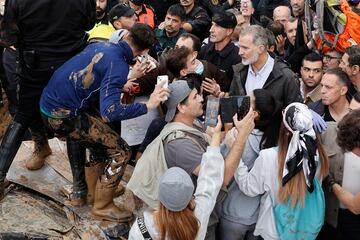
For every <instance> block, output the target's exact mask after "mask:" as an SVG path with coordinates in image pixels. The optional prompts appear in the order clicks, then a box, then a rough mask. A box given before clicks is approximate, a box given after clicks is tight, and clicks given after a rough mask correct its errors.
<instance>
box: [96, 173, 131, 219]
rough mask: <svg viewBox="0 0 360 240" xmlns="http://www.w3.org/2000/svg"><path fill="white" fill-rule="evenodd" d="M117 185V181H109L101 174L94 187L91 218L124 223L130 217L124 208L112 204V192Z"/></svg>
mask: <svg viewBox="0 0 360 240" xmlns="http://www.w3.org/2000/svg"><path fill="white" fill-rule="evenodd" d="M118 185H119V181H115V182H114V181H111V179H106V177H105V176H104V175H102V176H101V177H100V178H99V179H98V181H97V183H96V189H95V199H94V205H93V208H92V210H91V213H92V216H93V218H95V219H97V220H107V221H112V222H119V223H125V222H129V221H131V219H132V214H131V213H130V212H128V211H125V210H120V209H119V208H118V207H117V206H116V205H115V204H114V201H113V199H114V193H115V190H116V189H117V187H118Z"/></svg>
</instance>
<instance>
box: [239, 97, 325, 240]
mask: <svg viewBox="0 0 360 240" xmlns="http://www.w3.org/2000/svg"><path fill="white" fill-rule="evenodd" d="M327 173H328V162H327V156H326V154H325V152H324V149H323V147H322V145H321V143H320V142H319V139H318V138H317V137H316V135H315V131H314V129H313V121H312V114H311V112H310V110H309V109H308V108H307V106H306V105H304V104H301V103H292V104H290V105H289V106H287V107H286V109H285V110H284V113H283V122H282V125H281V129H280V133H279V146H278V147H274V148H269V149H264V150H262V151H260V153H259V157H258V158H257V159H256V161H255V163H254V166H253V168H252V169H251V171H250V172H249V171H248V167H247V166H246V165H245V164H244V163H243V162H242V161H241V163H240V165H239V168H238V170H237V172H236V173H235V180H236V182H237V184H238V186H239V188H240V190H241V191H242V192H243V193H245V194H246V195H248V196H250V197H255V196H258V195H261V194H264V196H263V197H262V199H261V203H260V210H259V217H258V220H257V223H256V227H255V231H254V235H256V236H257V235H261V236H262V237H263V238H264V239H287V240H291V239H315V238H316V235H317V234H318V232H319V231H320V228H321V226H322V224H323V221H324V220H323V219H324V213H325V210H324V208H325V202H324V194H323V192H322V189H321V186H320V184H319V180H320V181H321V179H322V178H323V177H325V176H326V175H327ZM309 199H311V200H312V201H313V202H311V206H314V205H316V208H315V209H318V211H314V213H313V214H317V215H311V216H312V217H314V218H315V217H316V220H319V223H318V225H317V226H310V227H309V226H308V225H306V224H308V223H310V222H312V221H313V220H315V219H314V218H313V219H309V218H306V214H305V216H304V215H302V213H305V212H306V213H308V209H309V207H310V205H309V204H304V203H305V202H306V203H308V201H309ZM286 207H288V209H287V210H289V211H294V212H295V213H297V214H298V215H294V216H289V218H288V219H287V220H288V222H285V224H283V225H281V224H282V223H284V221H283V220H284V219H281V217H282V216H281V215H278V214H277V213H278V210H279V209H280V210H281V208H283V209H284V208H286ZM299 216H300V217H299ZM301 217H302V218H301ZM305 218H306V220H305ZM290 220H291V221H290ZM289 221H290V222H289ZM292 224H295V228H294V229H291V231H293V232H292V235H291V236H289V235H287V234H286V230H289V229H286V228H287V227H288V226H292ZM304 225H305V226H307V227H309V229H310V230H309V231H308V232H306V231H304V229H299V228H298V226H304ZM282 227H283V228H282ZM288 232H289V231H288Z"/></svg>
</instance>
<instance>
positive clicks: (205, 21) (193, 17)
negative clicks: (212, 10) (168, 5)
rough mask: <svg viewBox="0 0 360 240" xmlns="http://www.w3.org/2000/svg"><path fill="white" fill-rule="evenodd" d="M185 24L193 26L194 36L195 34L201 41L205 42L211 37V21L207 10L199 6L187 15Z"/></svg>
mask: <svg viewBox="0 0 360 240" xmlns="http://www.w3.org/2000/svg"><path fill="white" fill-rule="evenodd" d="M185 22H187V23H189V24H191V26H192V32H191V33H192V34H195V35H196V36H197V37H199V38H200V40H201V41H202V40H204V39H205V38H206V37H207V36H208V35H209V30H210V25H211V19H210V17H209V15H208V14H207V12H206V10H205V9H203V8H202V7H199V6H197V5H195V6H194V8H193V9H192V10H191V11H190V12H189V13H188V14H186V17H185Z"/></svg>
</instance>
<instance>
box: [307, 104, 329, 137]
mask: <svg viewBox="0 0 360 240" xmlns="http://www.w3.org/2000/svg"><path fill="white" fill-rule="evenodd" d="M310 111H311V114H312V117H313V127H314V130H315V132H316V133H322V132H324V131H325V130H326V128H327V124H326V122H325V121H324V119H323V118H322V117H321V116H320V115H319V114H317V113H316V112H314V111H313V110H311V109H310Z"/></svg>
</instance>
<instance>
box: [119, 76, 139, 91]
mask: <svg viewBox="0 0 360 240" xmlns="http://www.w3.org/2000/svg"><path fill="white" fill-rule="evenodd" d="M135 80H136V78H129V79H128V80H127V82H126V83H125V85H124V87H123V89H122V90H123V92H130V91H131V88H133V87H134V86H137V85H139V84H138V83H135V82H134V81H135Z"/></svg>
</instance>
